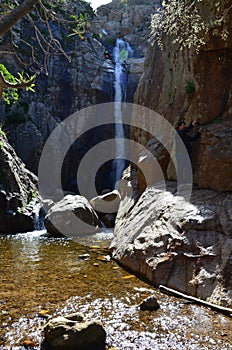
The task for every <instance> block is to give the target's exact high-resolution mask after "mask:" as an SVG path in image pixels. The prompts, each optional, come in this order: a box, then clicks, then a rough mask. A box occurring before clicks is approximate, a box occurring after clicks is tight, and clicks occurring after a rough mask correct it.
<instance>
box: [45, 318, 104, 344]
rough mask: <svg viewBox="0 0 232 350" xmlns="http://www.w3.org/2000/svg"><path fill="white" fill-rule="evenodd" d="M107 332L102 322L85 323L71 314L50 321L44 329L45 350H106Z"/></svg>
mask: <svg viewBox="0 0 232 350" xmlns="http://www.w3.org/2000/svg"><path fill="white" fill-rule="evenodd" d="M105 341H106V332H105V330H104V328H103V327H102V325H101V323H100V322H97V321H91V322H87V321H84V319H83V316H82V315H78V314H71V315H67V316H64V317H61V316H60V317H56V318H54V319H51V320H50V321H48V323H47V324H46V325H45V328H44V343H43V348H44V349H47V350H77V349H78V350H104V349H105Z"/></svg>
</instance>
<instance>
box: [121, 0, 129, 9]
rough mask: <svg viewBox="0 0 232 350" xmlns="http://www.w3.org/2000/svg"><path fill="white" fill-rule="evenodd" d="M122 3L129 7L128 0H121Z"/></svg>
mask: <svg viewBox="0 0 232 350" xmlns="http://www.w3.org/2000/svg"><path fill="white" fill-rule="evenodd" d="M120 3H121V4H122V5H123V6H124V7H127V6H128V0H120Z"/></svg>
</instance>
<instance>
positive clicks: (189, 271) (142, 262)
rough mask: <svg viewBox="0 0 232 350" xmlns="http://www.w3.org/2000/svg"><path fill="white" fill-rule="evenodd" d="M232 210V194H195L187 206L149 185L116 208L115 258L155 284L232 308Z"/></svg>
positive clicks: (178, 198)
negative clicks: (133, 200) (136, 197)
mask: <svg viewBox="0 0 232 350" xmlns="http://www.w3.org/2000/svg"><path fill="white" fill-rule="evenodd" d="M122 203H123V202H122ZM231 208H232V195H231V194H226V193H218V192H215V191H212V190H194V191H193V194H192V203H191V204H190V203H188V202H186V201H185V200H184V199H183V198H181V197H177V196H175V195H173V194H172V193H171V192H169V191H160V190H158V189H155V188H154V187H152V186H151V187H149V188H147V189H146V190H145V192H144V193H143V195H142V196H141V197H140V199H139V200H138V202H137V203H136V204H135V205H134V207H133V208H130V209H129V210H127V207H126V206H125V205H124V206H122V207H120V210H119V214H118V217H117V220H116V228H115V239H114V240H113V242H112V244H111V250H112V254H113V258H114V259H116V260H117V261H119V262H120V264H122V265H123V266H125V267H126V268H128V269H130V270H131V271H133V272H134V273H136V274H140V275H141V276H142V277H145V278H146V279H148V280H149V281H150V282H151V283H152V284H153V285H155V286H159V285H160V284H162V285H165V286H168V287H170V288H173V289H176V290H178V291H181V292H184V293H186V294H190V295H193V296H196V297H198V298H202V299H204V300H207V301H210V302H213V303H217V304H221V305H224V306H228V307H231V306H232V289H231V286H232V275H231V259H232V211H231Z"/></svg>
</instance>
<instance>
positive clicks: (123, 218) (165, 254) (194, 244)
mask: <svg viewBox="0 0 232 350" xmlns="http://www.w3.org/2000/svg"><path fill="white" fill-rule="evenodd" d="M200 4H201V6H202V9H201V10H202V13H204V15H206V16H208V19H209V18H212V17H211V16H212V6H211V5H212V4H211V3H209V2H207V1H206V2H201V3H200ZM206 4H208V5H209V6H207V8H206V7H205V6H206ZM220 4H221V3H220ZM223 4H224V5H225V6H227V7H229V6H230V2H229V1H223ZM231 19H232V12H231V10H230V11H229V12H228V17H227V26H228V28H229V35H228V37H227V40H224V41H223V40H219V39H218V38H216V37H215V36H213V35H212V33H208V35H207V37H205V40H206V45H205V46H204V47H202V48H201V49H200V51H199V53H198V54H196V53H195V52H194V51H193V50H188V51H187V50H184V51H180V50H179V45H178V44H175V45H172V44H171V40H170V38H168V37H166V38H165V41H164V50H163V51H161V50H160V49H159V48H158V47H157V46H154V47H150V48H149V49H148V53H147V56H146V60H145V70H144V74H143V76H142V78H141V80H140V82H139V85H138V89H137V92H136V97H135V102H136V103H138V104H141V105H143V106H145V107H149V108H151V109H153V110H155V111H157V112H158V113H160V114H161V115H163V116H164V117H165V118H166V119H167V120H168V121H169V122H170V123H171V125H173V126H174V127H175V126H176V123H177V122H178V121H180V120H182V119H185V120H186V121H187V122H188V121H190V119H191V118H193V119H195V120H199V121H200V122H201V124H202V127H201V128H202V130H201V134H202V135H201V140H200V141H198V142H197V143H195V145H194V148H193V159H192V165H193V172H194V174H193V175H194V182H195V184H197V185H198V186H199V187H196V188H194V190H193V193H192V198H191V204H190V203H189V202H186V201H185V200H184V199H183V198H180V197H178V196H177V195H176V193H175V190H174V189H173V188H172V184H169V185H168V187H167V191H161V190H159V189H157V188H156V187H155V185H152V184H151V183H149V184H147V183H146V181H145V178H144V176H143V174H142V173H141V171H137V172H136V171H135V170H133V173H132V172H130V174H129V179H130V181H131V180H132V181H133V184H134V185H132V184H131V183H130V181H129V183H128V185H127V186H126V187H125V184H124V187H122V188H121V197H122V198H123V200H122V203H121V205H120V208H119V212H118V215H117V218H116V227H115V239H114V240H113V242H112V245H111V249H112V254H113V256H114V258H115V259H116V260H118V261H119V262H120V263H121V264H123V265H124V266H125V267H127V268H129V269H130V270H131V271H133V272H135V273H137V274H138V275H141V276H143V277H145V278H147V279H148V280H149V281H150V282H151V283H153V284H154V285H160V284H164V285H167V286H169V287H171V288H174V289H177V290H180V291H182V292H185V293H187V294H191V295H194V296H197V297H199V298H202V299H207V300H210V301H211V302H214V303H218V304H222V305H226V306H229V307H231V306H232V295H231V288H232V283H231V273H230V272H229V271H230V270H231V255H232V246H231V222H232V217H231V204H229V203H230V201H231V190H232V187H231V179H232V177H231V175H232V174H231V171H230V169H231V168H232V153H231V130H232V129H231V128H232V104H231V95H232V70H231V63H232V62H231V57H232V56H231V53H232V46H231V43H232V41H231V35H232V27H231V23H232V21H231ZM141 127H142V126H141ZM132 138H133V139H135V140H136V141H139V142H140V143H141V144H143V145H145V146H146V148H147V149H148V150H149V151H150V152H151V153H152V154H153V156H154V157H155V158H156V159H157V160H158V161H159V164H160V167H161V169H162V171H163V174H164V175H165V176H166V178H167V179H171V180H175V179H176V172H175V169H174V166H173V164H172V162H171V161H170V155H169V154H168V153H167V151H166V150H165V148H164V145H161V144H160V143H159V142H157V140H156V139H154V138H151V135H149V134H148V133H147V132H145V131H143V130H142V129H140V130H139V129H134V130H132ZM139 162H140V163H141V166H142V165H143V166H145V167H146V170H147V171H148V172H149V164H150V163H149V157H148V156H147V157H145V156H144V155H143V154H141V157H140V158H139ZM140 163H139V165H140ZM144 164H145V165H144ZM127 177H128V175H127ZM147 185H149V186H147ZM175 186H176V185H175ZM132 188H135V189H136V191H135V190H134V192H133V194H132V195H131V189H132ZM138 192H140V195H141V194H142V195H141V196H140V198H139V196H138ZM138 198H139V199H138Z"/></svg>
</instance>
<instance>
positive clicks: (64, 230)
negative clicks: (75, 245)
mask: <svg viewBox="0 0 232 350" xmlns="http://www.w3.org/2000/svg"><path fill="white" fill-rule="evenodd" d="M44 224H45V227H46V229H47V231H48V232H49V233H51V234H52V235H55V236H62V235H67V236H69V237H72V238H75V236H78V235H82V234H92V233H95V232H97V231H98V230H99V228H100V227H101V223H100V220H99V218H98V216H97V214H96V212H95V211H94V210H93V208H92V207H91V205H90V204H89V202H88V200H87V199H86V198H85V197H82V196H79V195H76V196H72V195H67V196H65V197H64V198H63V199H62V200H61V201H59V202H58V203H56V204H54V205H53V206H52V207H51V208H50V209H49V211H48V214H47V215H46V217H45V222H44Z"/></svg>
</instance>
